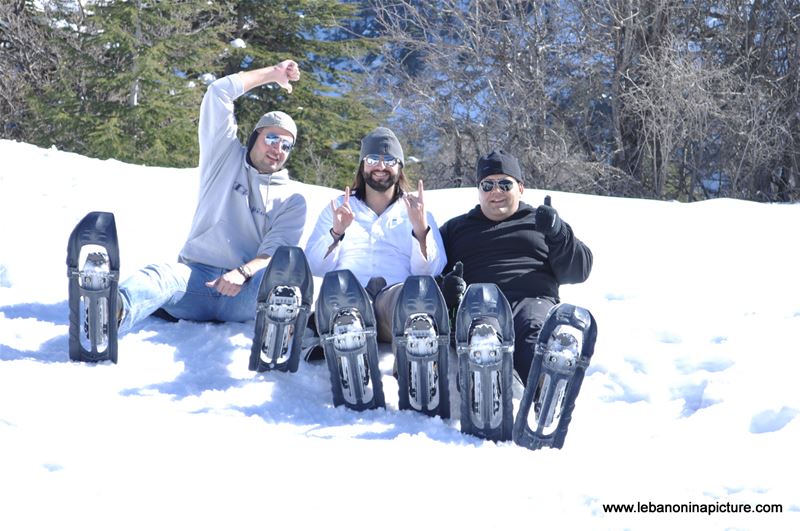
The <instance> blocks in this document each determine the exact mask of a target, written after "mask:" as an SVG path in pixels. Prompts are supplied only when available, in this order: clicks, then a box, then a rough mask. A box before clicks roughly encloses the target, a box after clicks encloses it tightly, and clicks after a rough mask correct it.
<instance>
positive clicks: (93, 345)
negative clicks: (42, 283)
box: [67, 212, 119, 363]
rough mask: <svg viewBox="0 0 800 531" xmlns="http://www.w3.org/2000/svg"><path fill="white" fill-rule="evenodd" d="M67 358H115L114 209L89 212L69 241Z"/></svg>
mask: <svg viewBox="0 0 800 531" xmlns="http://www.w3.org/2000/svg"><path fill="white" fill-rule="evenodd" d="M67 276H68V277H69V357H70V359H71V360H73V361H88V362H99V361H106V360H111V361H112V362H114V363H116V362H117V330H118V326H119V323H118V321H117V314H118V311H119V299H118V291H117V288H118V286H119V246H118V242H117V226H116V222H115V220H114V214H112V213H110V212H90V213H89V214H87V215H86V216H85V217H84V218H83V219H82V220H81V221H80V222H79V223H78V224H77V225H76V226H75V228H74V229H73V231H72V233H71V234H70V237H69V242H68V244H67Z"/></svg>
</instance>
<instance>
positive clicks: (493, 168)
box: [476, 149, 524, 183]
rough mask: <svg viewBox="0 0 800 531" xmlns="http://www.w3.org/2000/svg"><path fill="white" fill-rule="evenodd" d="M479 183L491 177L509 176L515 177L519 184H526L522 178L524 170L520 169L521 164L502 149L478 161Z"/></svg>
mask: <svg viewBox="0 0 800 531" xmlns="http://www.w3.org/2000/svg"><path fill="white" fill-rule="evenodd" d="M476 174H477V177H478V182H481V180H482V179H483V178H484V177H487V176H489V175H499V174H502V175H508V176H509V177H513V178H514V179H516V180H517V181H518V182H521V183H524V180H523V178H522V170H520V168H519V162H517V159H516V158H515V157H514V155H511V154H510V153H506V152H505V151H503V150H502V149H496V150H494V151H492V152H491V153H489V154H488V155H484V156H483V157H480V158H479V159H478V168H477V172H476Z"/></svg>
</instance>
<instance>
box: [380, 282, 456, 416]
mask: <svg viewBox="0 0 800 531" xmlns="http://www.w3.org/2000/svg"><path fill="white" fill-rule="evenodd" d="M393 329H394V332H393V335H394V342H393V346H394V351H395V356H396V360H397V379H398V384H399V387H398V394H399V401H398V407H399V408H400V409H412V410H414V411H418V412H420V413H424V414H426V415H430V416H435V415H438V416H440V417H441V418H450V391H449V385H448V360H447V357H448V353H449V350H450V348H449V344H450V322H449V317H448V314H447V306H446V304H445V302H444V298H443V297H442V294H441V292H440V291H439V287H438V286H437V285H436V281H435V280H434V278H433V277H430V276H412V277H409V278H408V279H407V280H406V281H405V283H404V285H403V288H402V291H401V292H400V295H399V298H398V301H397V305H396V306H395V310H394V318H393Z"/></svg>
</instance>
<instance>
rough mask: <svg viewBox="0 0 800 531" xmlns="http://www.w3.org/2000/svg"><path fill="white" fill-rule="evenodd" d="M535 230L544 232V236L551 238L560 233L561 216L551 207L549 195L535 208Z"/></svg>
mask: <svg viewBox="0 0 800 531" xmlns="http://www.w3.org/2000/svg"><path fill="white" fill-rule="evenodd" d="M536 230H538V231H539V232H541V233H542V234H544V237H545V238H553V237H554V236H557V235H558V234H560V233H561V218H559V217H558V212H557V211H556V209H555V208H553V207H552V204H551V200H550V196H549V195H548V196H545V198H544V204H543V205H540V206H539V208H537V209H536Z"/></svg>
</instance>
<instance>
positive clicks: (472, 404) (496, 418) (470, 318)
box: [456, 284, 514, 441]
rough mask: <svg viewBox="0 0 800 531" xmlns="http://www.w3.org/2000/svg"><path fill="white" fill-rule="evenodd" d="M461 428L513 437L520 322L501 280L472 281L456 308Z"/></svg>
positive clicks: (488, 435) (489, 436)
mask: <svg viewBox="0 0 800 531" xmlns="http://www.w3.org/2000/svg"><path fill="white" fill-rule="evenodd" d="M456 352H457V354H458V379H459V392H460V395H461V431H462V432H463V433H467V434H470V435H475V436H477V437H481V438H484V439H489V440H492V441H508V440H511V436H512V430H513V423H514V410H513V403H512V400H511V399H512V392H513V391H512V385H513V365H514V360H513V354H514V322H513V318H512V314H511V307H510V306H509V304H508V300H506V298H505V296H504V295H503V293H502V292H501V291H500V289H499V288H498V287H497V286H496V285H495V284H472V285H471V286H469V287H468V288H467V291H466V293H465V294H464V298H463V300H462V301H461V304H460V306H459V308H458V312H457V314H456Z"/></svg>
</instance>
